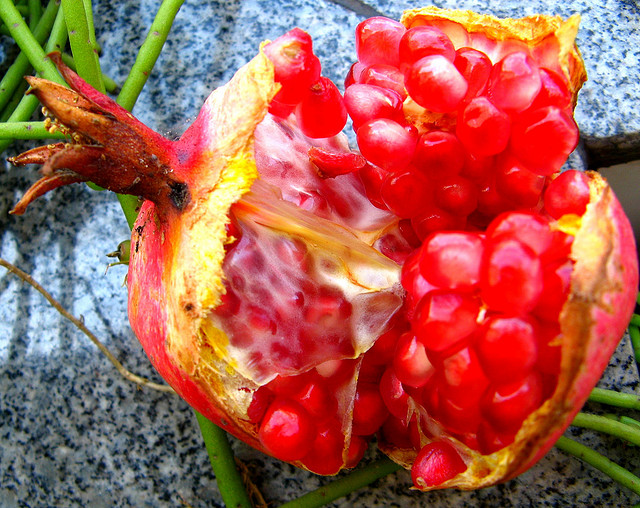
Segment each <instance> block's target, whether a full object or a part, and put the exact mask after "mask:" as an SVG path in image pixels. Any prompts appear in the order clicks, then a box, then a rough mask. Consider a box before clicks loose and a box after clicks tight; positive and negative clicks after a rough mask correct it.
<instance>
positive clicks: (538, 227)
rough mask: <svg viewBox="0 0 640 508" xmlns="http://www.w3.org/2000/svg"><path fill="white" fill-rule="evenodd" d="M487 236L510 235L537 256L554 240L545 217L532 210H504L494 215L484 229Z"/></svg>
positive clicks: (542, 253)
mask: <svg viewBox="0 0 640 508" xmlns="http://www.w3.org/2000/svg"><path fill="white" fill-rule="evenodd" d="M486 235H487V238H499V237H500V236H503V235H508V236H511V237H512V238H516V239H518V240H519V241H520V242H522V243H524V244H525V245H528V246H529V247H531V249H533V252H535V253H536V255H538V256H542V255H544V254H545V253H546V252H547V251H548V250H549V249H550V248H551V246H552V244H553V242H554V232H553V231H552V230H551V224H550V223H549V221H548V220H547V219H545V218H544V217H542V216H541V215H539V214H537V213H534V212H505V213H503V214H502V215H500V216H498V217H496V218H495V219H494V220H493V221H492V222H491V224H490V225H489V227H488V228H487V231H486Z"/></svg>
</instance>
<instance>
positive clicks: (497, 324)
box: [476, 315, 538, 383]
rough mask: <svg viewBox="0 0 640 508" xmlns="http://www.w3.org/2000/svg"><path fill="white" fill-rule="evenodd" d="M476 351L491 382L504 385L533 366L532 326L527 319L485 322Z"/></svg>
mask: <svg viewBox="0 0 640 508" xmlns="http://www.w3.org/2000/svg"><path fill="white" fill-rule="evenodd" d="M476 348H477V351H478V357H479V359H480V363H481V365H482V368H483V370H484V372H485V373H486V374H487V376H488V377H489V378H490V379H491V381H493V382H495V383H505V382H508V381H511V380H513V379H516V378H518V377H520V376H522V375H524V374H526V373H527V372H529V371H530V370H531V369H532V368H533V366H534V365H535V363H536V360H537V353H538V348H537V342H536V328H535V323H534V322H533V321H532V320H531V319H528V318H526V317H511V316H504V315H495V316H492V317H490V318H489V319H488V320H487V321H486V322H485V323H484V326H483V330H482V334H481V335H480V337H479V338H478V342H477V344H476Z"/></svg>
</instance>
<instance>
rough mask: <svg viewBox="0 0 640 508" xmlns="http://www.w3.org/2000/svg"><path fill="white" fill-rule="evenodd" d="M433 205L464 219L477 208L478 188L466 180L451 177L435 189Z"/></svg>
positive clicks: (460, 177)
mask: <svg viewBox="0 0 640 508" xmlns="http://www.w3.org/2000/svg"><path fill="white" fill-rule="evenodd" d="M434 197H435V203H436V205H438V206H439V207H440V208H442V209H443V210H446V211H447V212H450V213H452V214H454V215H458V216H460V217H466V216H467V215H469V214H470V213H471V212H473V211H474V210H475V209H476V208H477V207H478V188H477V186H476V185H475V184H474V183H473V182H472V181H471V180H469V179H468V178H465V177H463V176H459V175H452V176H450V177H448V178H444V179H443V180H440V181H439V182H438V183H437V184H436V188H435V194H434Z"/></svg>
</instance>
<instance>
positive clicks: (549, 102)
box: [531, 68, 571, 110]
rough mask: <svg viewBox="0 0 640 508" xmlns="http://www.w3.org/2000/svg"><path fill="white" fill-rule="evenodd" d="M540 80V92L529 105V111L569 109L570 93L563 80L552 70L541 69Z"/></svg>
mask: <svg viewBox="0 0 640 508" xmlns="http://www.w3.org/2000/svg"><path fill="white" fill-rule="evenodd" d="M540 80H541V86H540V91H539V92H538V95H537V96H536V98H535V99H534V101H533V103H532V104H531V109H538V108H543V107H545V106H555V107H556V108H560V109H563V110H564V109H567V108H570V107H571V92H569V89H568V88H567V83H566V81H565V80H564V78H562V77H561V76H559V75H558V74H556V73H555V72H553V71H552V70H549V69H544V68H541V69H540Z"/></svg>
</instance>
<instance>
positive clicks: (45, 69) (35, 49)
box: [0, 0, 64, 84]
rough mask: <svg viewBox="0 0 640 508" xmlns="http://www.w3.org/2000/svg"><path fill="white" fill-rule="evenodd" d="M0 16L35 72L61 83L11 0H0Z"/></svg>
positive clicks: (50, 62)
mask: <svg viewBox="0 0 640 508" xmlns="http://www.w3.org/2000/svg"><path fill="white" fill-rule="evenodd" d="M0 18H1V19H2V21H4V23H5V25H7V28H9V33H10V34H11V37H13V39H14V40H15V41H16V43H17V44H18V46H20V49H21V50H22V51H23V52H24V54H25V55H27V58H28V59H29V62H31V65H32V66H33V68H34V69H35V70H36V72H38V73H40V74H41V75H42V76H43V77H45V78H46V79H48V80H50V81H55V82H56V83H62V84H63V83H64V81H63V79H62V78H61V77H60V74H58V71H57V69H56V67H55V65H53V62H52V61H51V60H49V59H48V58H47V55H46V53H45V52H44V50H43V49H42V46H41V45H40V44H39V43H38V41H37V40H36V39H35V37H34V36H33V34H32V33H31V30H29V27H28V26H27V24H26V23H25V21H24V19H22V16H20V13H19V12H18V10H17V9H16V8H15V6H14V5H13V2H12V1H11V0H0Z"/></svg>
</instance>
